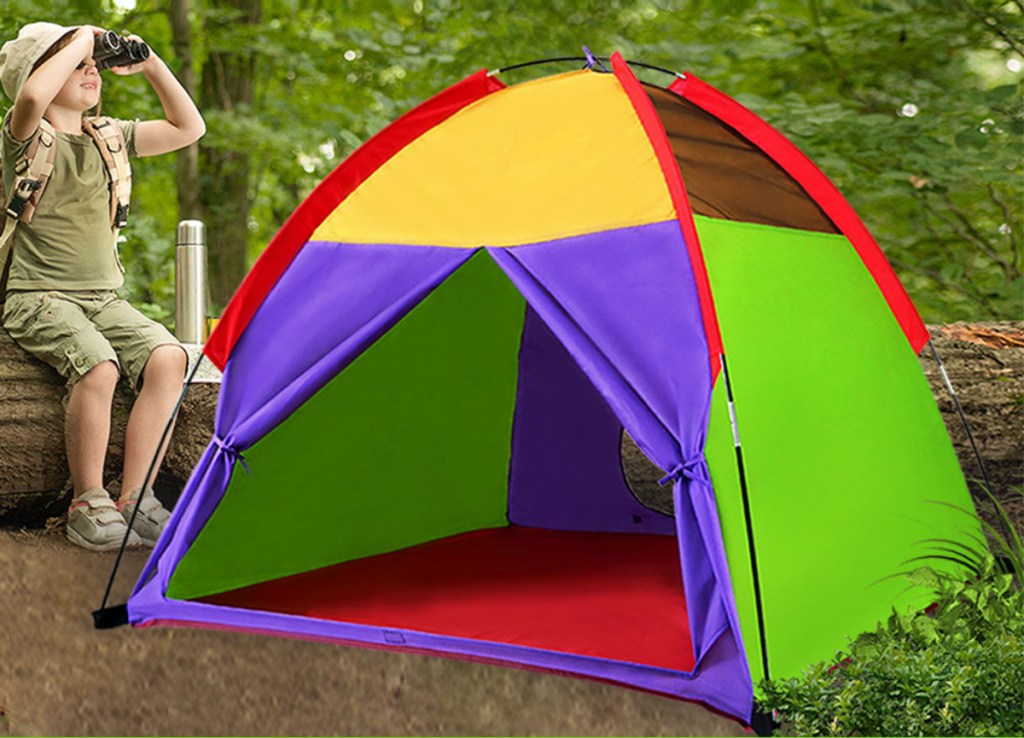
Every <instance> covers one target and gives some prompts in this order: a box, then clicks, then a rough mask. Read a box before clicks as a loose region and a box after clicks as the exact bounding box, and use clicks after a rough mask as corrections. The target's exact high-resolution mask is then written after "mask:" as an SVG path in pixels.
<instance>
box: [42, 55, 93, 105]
mask: <svg viewBox="0 0 1024 738" xmlns="http://www.w3.org/2000/svg"><path fill="white" fill-rule="evenodd" d="M102 89H103V80H102V79H101V78H100V73H99V72H98V71H96V62H94V61H93V60H92V58H91V57H90V58H88V59H86V60H85V61H84V62H82V63H81V64H79V65H78V68H77V69H75V71H73V72H72V73H71V76H70V77H68V81H67V82H65V83H64V86H63V87H62V88H61V89H60V92H58V93H57V96H56V97H55V98H54V99H53V103H52V104H53V105H60V106H61V107H65V108H70V109H71V110H75V111H81V112H85V111H86V110H88V109H89V108H93V107H96V105H98V104H99V101H100V92H101V91H102Z"/></svg>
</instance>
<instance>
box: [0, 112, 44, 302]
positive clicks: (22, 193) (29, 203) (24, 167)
mask: <svg viewBox="0 0 1024 738" xmlns="http://www.w3.org/2000/svg"><path fill="white" fill-rule="evenodd" d="M4 125H7V124H6V123H5V124H4ZM56 143H57V133H56V132H55V131H54V130H53V126H51V125H50V123H49V122H48V121H46V120H44V119H40V121H39V128H38V129H37V130H36V133H35V135H34V136H33V137H32V142H31V143H30V144H29V145H28V148H27V149H26V150H25V154H24V155H23V156H22V157H21V158H20V159H18V161H17V162H15V164H14V186H13V187H12V188H11V194H10V197H5V198H3V203H4V213H3V220H4V226H3V231H0V291H2V288H3V286H4V285H5V284H6V281H7V280H6V276H7V274H6V273H7V269H8V267H9V262H10V258H11V248H10V247H11V237H12V236H13V235H14V229H15V228H16V227H17V225H18V223H31V222H32V216H33V215H34V214H35V212H36V205H37V204H38V203H39V198H40V197H42V195H43V190H45V189H46V183H47V182H48V181H49V179H50V174H51V173H53V162H54V159H56V157H57V146H56ZM0 187H2V185H0ZM2 301H3V296H2V295H0V302H2Z"/></svg>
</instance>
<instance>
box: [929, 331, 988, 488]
mask: <svg viewBox="0 0 1024 738" xmlns="http://www.w3.org/2000/svg"><path fill="white" fill-rule="evenodd" d="M928 348H930V349H931V350H932V356H934V357H935V363H936V364H938V365H939V372H941V374H942V381H943V382H945V383H946V389H947V390H949V394H950V396H951V397H952V398H953V404H954V405H955V406H956V412H957V415H959V416H960V422H961V423H963V426H964V430H965V431H966V432H967V440H968V441H970V443H971V449H972V450H973V451H974V458H975V459H976V460H977V462H978V468H979V469H981V478H982V480H983V481H984V482H985V489H987V490H988V491H989V492H992V483H991V482H990V481H989V478H988V469H986V468H985V462H984V460H982V458H981V452H980V451H979V450H978V444H977V443H975V441H974V434H973V433H972V432H971V426H970V424H969V423H968V422H967V416H966V415H965V414H964V408H963V406H962V405H961V404H960V396H959V395H957V393H956V390H955V389H953V383H952V382H951V381H950V379H949V374H947V373H946V366H945V365H944V364H943V363H942V359H941V358H940V357H939V352H938V350H937V349H936V348H935V344H934V343H932V339H931V338H929V339H928Z"/></svg>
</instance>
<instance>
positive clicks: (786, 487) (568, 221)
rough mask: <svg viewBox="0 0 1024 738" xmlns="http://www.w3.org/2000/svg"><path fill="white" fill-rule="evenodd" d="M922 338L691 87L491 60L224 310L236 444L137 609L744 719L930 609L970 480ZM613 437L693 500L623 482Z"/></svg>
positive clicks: (831, 232) (196, 495) (223, 362)
mask: <svg viewBox="0 0 1024 738" xmlns="http://www.w3.org/2000/svg"><path fill="white" fill-rule="evenodd" d="M926 341H927V332H926V330H925V328H924V326H923V324H922V322H921V320H920V318H919V317H918V315H917V313H916V311H915V310H914V308H913V306H912V304H911V303H910V301H909V299H908V297H907V295H906V293H905V292H904V291H903V289H902V287H901V286H900V284H899V282H898V281H897V279H896V277H895V275H894V274H893V272H892V270H891V268H890V267H889V265H888V264H887V262H886V261H885V259H884V257H883V256H882V254H881V251H880V250H879V248H878V246H877V245H876V244H875V242H874V241H873V240H872V239H871V237H870V235H869V234H868V232H867V231H866V229H865V228H864V226H863V225H862V224H861V222H860V220H859V219H858V218H857V216H856V215H855V214H854V212H853V211H852V209H851V208H850V207H849V205H848V204H847V203H846V202H845V200H844V199H843V198H842V197H841V195H839V193H838V192H837V191H836V189H835V188H834V187H833V186H832V185H831V184H830V183H829V182H828V180H827V179H826V178H825V177H824V175H822V174H821V172H820V171H819V170H818V169H817V168H816V167H814V165H813V164H811V163H810V162H809V161H808V160H807V159H806V158H805V157H804V156H803V155H801V154H800V153H799V152H798V151H797V150H796V149H795V147H793V145H792V144H791V143H789V142H788V141H787V140H786V139H785V138H784V137H783V136H782V135H780V134H779V133H778V132H776V131H775V130H773V129H772V128H770V127H769V126H768V125H767V124H766V123H764V122H763V121H761V120H760V119H758V118H757V117H755V116H754V115H753V114H752V113H750V112H749V111H747V110H745V109H744V108H742V107H741V106H740V105H739V104H738V103H736V102H735V101H733V100H731V99H729V98H727V97H726V96H724V95H722V94H721V93H719V92H717V91H715V90H714V89H712V88H711V87H709V86H708V85H706V84H705V83H703V82H701V81H700V80H698V79H697V78H695V77H693V76H691V75H686V76H685V77H683V76H680V77H679V78H677V79H676V81H675V82H674V83H673V84H672V85H671V86H670V87H668V88H660V87H657V86H654V85H651V84H646V83H641V82H640V81H639V80H638V79H637V78H636V77H635V76H634V74H633V72H632V71H631V70H630V68H629V66H628V65H627V63H625V62H624V60H623V59H622V58H621V57H620V56H618V55H615V56H614V57H613V58H612V72H611V73H605V72H601V71H597V70H593V69H585V70H580V71H574V72H570V73H567V74H561V75H556V76H551V77H544V78H541V79H537V80H533V81H531V82H526V83H523V84H519V85H513V86H508V87H507V86H505V85H504V84H503V83H501V82H500V81H499V80H498V79H497V78H496V77H495V76H493V75H488V74H487V73H486V72H480V73H477V74H475V75H473V76H472V77H469V78H468V79H466V80H464V81H463V82H460V83H459V84H456V85H455V86H453V87H451V88H449V89H447V90H445V91H444V92H441V93H440V94H439V95H437V96H436V97H434V98H432V99H431V100H428V101H427V102H425V103H423V104H422V105H421V106H419V107H418V108H416V109H414V110H413V111H411V112H410V113H408V114H407V115H405V116H403V117H402V118H400V119H399V120H397V121H396V122H395V123H393V124H392V125H391V126H389V127H388V128H386V129H384V130H383V131H381V133H379V134H378V135H377V136H375V137H374V138H373V139H371V140H370V141H368V142H367V143H366V144H365V145H364V146H363V147H362V148H360V149H359V150H357V151H356V152H355V153H353V154H352V155H351V156H350V157H349V158H348V159H346V160H345V161H344V162H343V163H342V164H341V165H340V166H339V167H338V168H337V169H336V170H335V171H334V172H333V173H332V174H331V175H330V176H328V178H327V179H325V180H324V182H322V183H321V184H320V186H319V187H318V188H317V189H316V190H315V191H314V192H313V193H312V194H311V195H310V196H309V198H308V199H307V200H306V201H305V202H304V203H303V204H302V205H301V206H300V207H299V208H298V209H297V210H296V212H295V213H294V214H293V216H292V217H291V218H290V219H289V220H288V222H287V223H286V224H285V225H284V227H283V228H282V229H281V231H280V232H279V233H278V235H277V236H276V237H275V238H274V240H273V241H272V242H271V243H270V245H269V246H268V248H267V249H266V251H265V252H264V254H263V255H262V256H261V258H260V259H259V261H258V262H257V264H256V266H255V267H254V268H253V270H252V271H251V273H250V274H249V276H248V277H247V278H246V280H245V282H244V284H243V285H242V287H241V288H240V289H239V291H238V293H237V294H236V295H235V297H234V299H233V300H232V302H231V303H230V305H229V306H228V308H227V310H226V311H225V313H224V316H223V318H222V320H221V322H220V324H219V325H218V327H217V329H216V331H215V332H214V334H213V335H212V336H211V338H210V340H209V342H208V343H207V345H206V347H205V352H206V354H207V356H208V357H209V358H210V359H211V360H212V361H213V362H214V363H215V364H217V365H218V366H219V367H221V368H223V370H224V381H223V384H222V389H221V397H220V402H219V406H218V412H217V422H216V431H215V437H214V439H213V440H212V442H211V444H210V446H209V448H208V449H207V451H206V453H205V454H204V456H203V457H202V459H201V460H200V462H199V464H198V466H197V468H196V470H195V472H194V474H193V475H192V478H191V479H190V480H189V483H188V485H187V486H186V488H185V490H184V492H183V494H182V496H181V499H180V500H179V502H178V505H177V507H176V509H175V511H174V514H173V516H172V518H171V521H170V523H169V524H168V527H167V530H166V531H165V534H164V536H163V537H162V538H161V540H160V542H159V543H158V545H157V547H156V549H155V550H154V553H153V555H152V557H151V558H150V561H149V562H148V564H147V566H146V569H145V570H144V572H143V574H142V576H141V577H140V579H139V581H138V583H137V584H136V587H135V590H134V592H133V594H132V597H131V598H130V600H129V602H128V617H129V621H130V622H131V623H132V624H134V625H137V626H146V625H154V624H161V623H163V624H166V623H178V624H192V625H198V626H207V627H223V628H236V629H242V630H248V631H256V632H267V633H279V634H292V635H302V636H306V637H311V638H321V639H327V640H333V641H339V642H348V643H355V644H362V645H369V646H373V647H380V648H387V649H395V650H409V651H415V652H425V653H435V654H445V655H452V656H457V657H461V658H469V659H475V660H481V661H488V662H497V663H506V664H513V665H521V666H526V667H531V668H540V669H547V670H552V671H557V672H563V673H570V674H576V675H581V676H587V677H592V678H597V679H603V680H609V681H612V682H615V683H620V684H625V685H629V686H633V687H638V688H642V689H647V690H651V691H654V692H658V693H663V694H667V695H672V696H676V697H682V698H686V699H694V700H700V701H702V702H705V703H707V704H709V705H712V706H714V707H715V708H717V709H719V710H722V711H725V712H727V713H729V714H732V715H735V716H737V717H739V718H740V719H742V720H745V721H747V720H749V719H750V717H751V709H752V696H753V685H754V684H756V683H757V681H758V680H759V679H760V678H761V677H762V676H763V675H764V674H765V673H769V672H770V674H771V675H772V676H790V675H794V674H797V673H799V672H800V670H801V669H802V668H803V667H804V666H806V665H808V664H809V663H811V662H813V661H816V660H818V659H822V658H828V657H830V656H831V655H832V654H833V653H834V652H835V651H836V650H837V649H839V648H842V647H843V646H844V645H845V643H846V638H847V637H848V636H853V635H855V634H857V633H859V632H861V631H864V630H867V629H870V628H872V627H873V626H874V624H875V623H876V621H877V620H878V619H880V618H883V617H884V616H885V615H886V614H887V613H888V612H889V611H890V610H891V608H892V607H893V606H894V605H900V604H913V603H914V602H920V600H915V599H914V597H915V596H916V595H915V593H913V592H909V593H908V592H904V586H903V584H902V583H900V582H898V581H892V580H885V577H886V576H887V575H890V574H893V573H895V572H897V571H900V570H901V569H902V568H903V567H904V563H903V562H904V561H905V560H907V559H909V558H911V557H912V556H914V555H917V554H919V553H920V550H919V548H917V547H915V544H916V543H918V542H920V541H922V540H924V539H928V538H937V537H946V538H952V539H957V538H960V537H962V536H963V535H964V532H963V531H962V527H963V526H962V524H961V519H960V518H959V517H958V516H957V514H956V513H955V511H952V510H950V509H948V508H946V507H944V506H941V505H932V504H928V503H929V501H935V500H938V501H945V502H950V503H953V504H958V505H961V506H963V505H967V504H968V500H969V496H968V494H967V491H966V487H965V484H964V481H963V478H962V475H961V473H960V470H959V467H958V464H957V460H956V456H955V454H954V453H953V450H952V447H951V445H950V443H949V440H948V437H947V436H946V431H945V428H944V425H943V423H942V420H941V417H940V416H939V413H938V410H937V408H936V407H935V404H934V401H933V400H932V397H931V393H930V391H929V388H928V385H927V382H926V381H925V379H924V376H923V374H922V373H921V371H920V368H919V366H918V364H917V360H916V353H917V351H918V350H919V349H920V348H921V347H922V345H923V344H924V343H925V342H926ZM730 394H731V396H732V399H734V400H735V403H734V404H733V403H730V402H729V400H730ZM730 415H732V416H733V419H734V421H735V422H732V421H731V419H730ZM623 429H625V430H626V431H628V432H629V434H630V435H631V436H632V437H633V438H634V439H635V440H636V442H637V444H638V445H639V446H640V448H641V449H642V450H643V451H644V453H645V454H646V455H647V456H648V457H650V458H651V459H652V460H653V461H654V462H655V463H656V464H657V465H658V466H659V467H661V468H663V469H665V470H666V480H665V481H666V483H668V482H671V483H672V485H673V486H672V488H673V499H674V510H675V514H674V516H668V515H664V514H661V513H658V512H655V511H652V510H649V509H647V508H645V507H644V506H642V505H641V504H640V503H639V502H638V501H637V500H636V499H635V498H634V497H633V496H632V494H631V492H630V490H629V488H628V485H627V483H626V481H625V480H624V478H623V473H622V468H621V464H620V458H619V453H620V451H619V447H620V437H621V433H622V431H623ZM243 455H244V458H243Z"/></svg>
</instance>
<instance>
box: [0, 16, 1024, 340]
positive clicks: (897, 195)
mask: <svg viewBox="0 0 1024 738" xmlns="http://www.w3.org/2000/svg"><path fill="white" fill-rule="evenodd" d="M258 4H259V5H260V7H261V16H260V20H259V21H258V22H256V23H255V24H252V23H245V22H241V20H242V19H241V18H240V17H239V16H238V15H237V13H238V11H235V10H232V9H231V8H230V7H227V6H228V5H229V4H228V3H224V2H220V1H219V0H192V3H191V16H190V22H191V26H192V46H193V49H192V51H193V71H195V72H196V73H197V75H198V74H201V73H202V72H203V70H204V68H205V67H204V64H205V62H206V61H207V59H208V58H209V56H210V54H211V53H214V52H217V53H230V52H233V51H235V52H238V53H248V52H251V51H253V50H256V52H257V53H256V54H255V71H254V75H253V79H252V80H251V83H252V85H253V90H254V98H253V103H252V105H250V106H239V107H235V108H231V109H224V110H216V111H214V110H213V109H211V108H210V107H209V106H207V108H208V109H207V110H205V111H204V112H205V113H206V115H207V122H208V134H207V136H206V138H205V139H204V141H203V143H202V145H203V146H204V147H207V149H209V150H212V149H214V148H216V149H218V150H222V151H227V152H236V153H238V154H239V156H241V157H243V158H244V160H245V161H246V162H247V163H248V167H247V168H240V169H239V171H240V172H242V174H241V175H240V176H244V177H245V178H246V182H245V183H244V184H245V188H244V189H243V191H245V192H248V193H249V194H248V199H251V200H252V208H251V210H249V209H248V208H247V207H246V206H245V204H244V203H234V202H228V203H206V205H207V206H209V207H212V206H214V205H216V206H218V207H221V208H227V209H229V210H230V208H232V207H235V208H236V209H238V211H239V212H240V213H247V215H246V216H245V217H246V223H245V225H246V228H245V233H246V235H247V239H248V243H247V249H248V257H249V260H250V261H252V260H253V259H255V258H256V256H258V254H259V253H260V252H261V251H262V249H263V248H264V247H265V245H266V243H267V242H268V241H269V240H270V238H271V237H272V236H273V234H274V233H275V232H276V231H277V229H278V228H279V227H280V226H281V224H282V223H283V222H284V220H285V219H286V218H287V217H288V215H290V213H291V212H292V211H293V210H294V208H295V207H296V206H297V205H298V203H299V202H301V200H302V199H303V198H304V197H305V196H306V194H308V193H309V191H310V190H311V189H312V188H313V187H314V186H315V185H316V183H317V182H319V181H320V180H321V179H322V178H323V177H324V176H325V175H326V174H327V173H328V172H330V171H331V170H332V169H333V168H334V167H335V166H336V165H337V164H338V163H339V162H340V161H341V159H343V158H344V157H345V156H347V155H348V154H349V153H351V151H352V150H354V148H355V147H356V146H358V145H359V144H360V143H361V142H363V141H365V140H366V139H367V138H369V137H370V136H372V135H373V134H374V133H376V132H377V131H379V130H380V129H381V128H383V127H384V126H385V125H387V123H389V122H390V121H391V120H393V119H394V118H396V117H397V116H398V115H400V114H402V113H404V112H405V111H407V110H408V109H410V108H411V107H412V106H414V105H415V104H417V103H419V102H421V101H422V100H424V99H426V98H427V97H429V96H431V95H433V94H434V93H436V92H438V91H440V90H441V89H443V88H445V87H446V86H448V85H450V84H452V83H454V82H456V81H458V80H459V79H462V78H464V77H465V76H467V75H468V74H470V73H472V72H474V71H476V70H478V69H480V68H482V67H487V68H489V69H496V68H499V67H501V66H506V65H509V64H514V63H516V62H521V61H528V60H531V59H539V58H545V57H552V56H569V55H578V54H580V53H581V51H580V47H581V46H582V45H583V44H587V45H588V46H590V48H591V49H593V50H594V52H595V53H597V54H601V55H608V54H610V53H611V52H612V51H613V50H616V49H618V50H621V51H622V52H623V53H624V55H625V56H626V57H627V58H631V59H636V60H642V61H646V62H649V63H652V64H656V65H659V66H663V67H666V68H669V69H679V70H681V71H685V70H688V71H692V72H693V73H695V74H697V75H698V76H700V77H702V78H703V79H706V80H707V81H709V82H710V83H712V84H714V85H715V86H716V87H718V88H720V89H722V90H723V91H725V92H726V93H728V94H730V95H733V96H736V97H737V98H738V99H739V100H740V101H741V102H743V103H744V104H746V105H747V106H748V107H750V108H752V109H753V110H754V111H755V112H756V113H758V114H759V115H761V116H763V117H765V118H766V119H768V120H769V122H771V123H772V124H773V125H775V126H777V127H778V128H779V129H781V130H782V131H784V132H785V133H786V134H787V135H789V136H790V137H791V138H792V139H793V141H794V142H795V143H796V144H797V145H798V146H799V147H800V148H801V149H803V150H804V151H805V152H806V153H807V154H808V155H809V156H810V157H811V158H812V159H813V160H814V161H815V162H816V163H817V164H818V165H819V166H820V167H821V168H822V169H823V170H824V171H825V173H826V174H827V175H829V176H830V177H831V178H832V179H833V181H834V182H835V183H836V184H837V186H838V187H839V188H840V190H841V191H842V192H843V193H844V194H845V195H846V197H847V198H848V199H849V200H850V201H851V203H852V204H853V206H854V207H855V208H856V210H857V211H858V213H859V214H860V215H861V217H862V218H863V219H864V221H865V223H866V225H867V226H868V228H869V230H871V232H872V233H873V234H874V235H875V237H876V238H877V240H878V241H879V243H880V245H881V246H882V248H883V250H884V251H885V252H886V254H887V256H888V257H889V259H890V261H891V262H892V263H893V265H894V267H895V268H896V270H897V272H898V274H899V276H900V278H901V280H902V281H903V283H904V285H905V286H906V287H907V289H908V291H909V293H910V295H911V297H912V298H913V300H914V302H915V304H916V305H917V306H918V308H919V310H920V311H921V312H922V315H923V317H924V318H925V319H926V320H928V321H936V322H941V321H950V320H958V319H972V320H979V319H1003V318H1019V317H1021V315H1024V305H1022V295H1024V281H1022V262H1024V257H1022V233H1024V164H1022V146H1021V143H1022V137H1024V114H1022V111H1024V103H1022V100H1024V97H1022V89H1024V85H1022V79H1024V77H1022V73H1021V72H1020V71H1013V70H1014V69H1019V67H1018V66H1017V65H1018V64H1020V63H1021V61H1022V53H1024V24H1022V15H1021V4H1020V3H1019V2H1013V1H1007V0H851V1H849V2H825V0H729V1H728V2H717V1H716V2H709V1H707V0H605V1H602V2H600V3H599V2H592V1H589V0H545V1H544V2H542V1H541V0H524V2H521V3H519V4H518V5H517V6H516V10H515V12H511V13H510V12H504V11H502V10H498V9H496V7H495V6H494V5H493V3H489V2H484V0H383V1H381V0H344V1H341V2H339V1H332V2H327V1H326V0H318V1H313V2H299V0H262V2H261V3H258ZM121 7H124V4H123V3H122V5H121ZM38 19H52V20H57V21H60V22H63V23H68V24H75V23H82V22H93V23H96V24H99V25H103V26H107V27H111V28H115V29H123V28H125V27H128V28H130V29H131V30H132V31H134V32H136V33H139V34H140V35H142V36H143V37H144V38H146V39H147V40H149V41H150V43H151V45H152V46H153V48H154V50H155V51H156V52H157V53H158V54H160V55H161V56H162V57H163V58H164V59H166V60H167V61H168V62H169V63H170V65H171V67H172V68H177V65H178V63H179V62H178V60H177V59H176V58H175V54H174V47H173V45H172V34H171V30H170V26H169V22H168V19H167V16H166V6H165V5H164V4H163V3H160V2H157V0H138V2H137V6H136V7H135V8H134V9H132V10H127V11H124V10H119V9H118V6H117V5H115V4H114V2H113V0H104V2H103V3H101V4H99V5H98V6H97V4H96V3H94V2H86V1H85V0H21V1H20V2H18V3H15V4H12V5H11V7H10V8H8V9H7V11H6V12H5V13H4V15H3V17H0V34H2V36H3V37H4V38H10V37H12V36H13V35H14V34H15V33H16V31H17V28H18V27H19V26H20V25H21V24H23V23H25V22H28V21H30V20H38ZM1007 65H1009V67H1008V66H1007ZM572 66H573V65H562V66H557V65H555V66H544V67H535V68H531V69H528V70H522V71H517V72H511V73H508V74H506V75H503V76H502V78H503V79H504V81H506V82H508V83H514V82H517V81H521V80H524V79H528V78H531V77H535V76H538V75H541V74H547V73H550V72H556V71H560V70H562V69H567V68H572ZM640 76H641V77H644V78H647V79H650V80H651V81H654V82H660V83H663V84H664V83H666V82H668V81H669V80H667V79H665V77H664V75H659V74H657V73H649V72H640ZM104 110H105V111H106V112H107V113H109V114H112V115H117V116H121V117H139V118H147V117H152V116H157V115H159V114H160V107H159V102H158V101H157V100H156V98H155V96H154V95H153V94H152V91H151V90H150V89H149V88H148V85H147V84H146V82H145V80H143V79H141V78H140V77H138V76H135V77H129V78H114V77H110V78H108V79H107V86H106V89H105V91H104ZM175 165H176V162H175V157H173V156H164V157H159V158H157V159H155V160H153V161H152V163H151V162H149V161H146V162H145V166H141V163H140V166H139V167H138V169H137V176H136V177H135V194H134V196H133V214H134V215H135V216H136V219H135V220H134V221H133V225H132V228H135V227H136V224H140V223H142V224H146V225H144V226H143V227H144V228H150V229H151V232H150V233H147V235H146V238H145V239H142V238H141V237H137V236H130V239H132V240H131V241H130V242H129V244H128V245H127V248H126V251H127V257H128V263H127V266H128V267H129V270H134V269H135V268H136V266H137V264H135V263H132V261H133V258H132V257H133V255H134V252H133V249H134V248H136V246H135V245H134V244H136V243H139V244H141V242H142V241H143V240H145V241H147V242H149V241H151V236H152V235H153V234H155V232H156V231H159V232H160V233H162V234H166V235H165V236H163V238H164V239H169V238H172V237H173V236H172V234H173V229H174V224H175V222H176V221H177V219H178V213H177V202H176V198H175V197H174V184H173V183H174V170H175ZM210 191H211V192H212V191H215V190H210ZM210 197H215V195H210ZM138 216H143V217H141V218H140V217H138ZM126 235H127V234H126ZM156 251H157V247H156V246H146V247H145V248H144V249H143V252H145V253H146V254H151V255H152V254H155V253H156ZM216 256H217V255H216V254H211V258H216ZM142 258H143V259H144V258H146V257H142ZM164 258H166V259H169V258H170V253H169V252H167V253H165V256H164ZM144 270H149V271H151V270H152V265H151V264H149V265H146V266H145V267H144ZM155 293H156V294H163V293H162V291H161V290H160V289H157V290H155ZM156 294H155V295H154V296H153V297H154V299H157V300H159V301H162V302H160V304H161V305H162V306H163V308H164V309H165V310H168V311H169V310H170V309H171V307H172V306H171V304H170V303H168V302H167V301H166V296H165V297H157V296H156Z"/></svg>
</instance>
